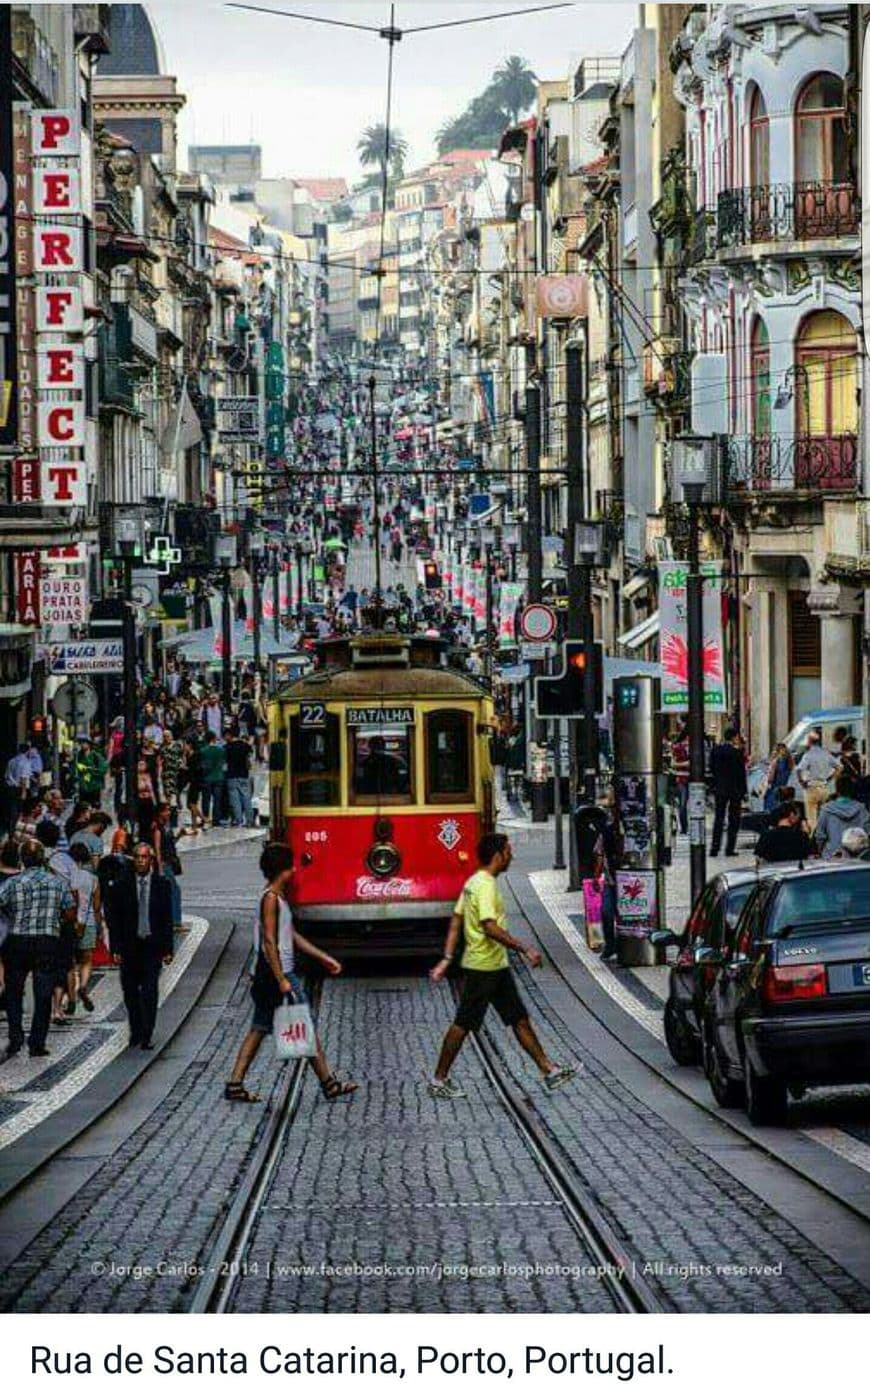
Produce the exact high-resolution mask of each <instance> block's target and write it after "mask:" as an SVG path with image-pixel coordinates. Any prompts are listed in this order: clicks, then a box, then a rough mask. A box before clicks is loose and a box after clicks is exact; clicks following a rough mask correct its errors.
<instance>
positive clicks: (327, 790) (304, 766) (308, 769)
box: [290, 712, 341, 807]
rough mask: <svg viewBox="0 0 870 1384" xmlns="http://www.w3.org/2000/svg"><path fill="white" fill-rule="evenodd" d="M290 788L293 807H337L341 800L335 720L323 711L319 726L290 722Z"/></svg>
mask: <svg viewBox="0 0 870 1384" xmlns="http://www.w3.org/2000/svg"><path fill="white" fill-rule="evenodd" d="M290 725H291V731H290V773H291V779H290V791H291V794H292V800H293V804H294V806H295V807H338V805H339V803H340V802H341V783H340V769H341V759H340V754H339V721H338V717H337V716H335V715H332V714H331V713H330V712H327V713H326V719H325V723H324V724H323V725H321V726H312V727H308V726H305V727H303V726H300V724H299V717H298V716H294V717H293V718H292V720H291V722H290Z"/></svg>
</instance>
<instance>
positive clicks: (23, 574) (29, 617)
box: [15, 552, 41, 625]
mask: <svg viewBox="0 0 870 1384" xmlns="http://www.w3.org/2000/svg"><path fill="white" fill-rule="evenodd" d="M39 570H40V569H39V553H37V552H26V553H16V554H15V602H16V609H17V613H18V623H19V625H39V624H40V623H41V614H40V600H39V598H40V581H39Z"/></svg>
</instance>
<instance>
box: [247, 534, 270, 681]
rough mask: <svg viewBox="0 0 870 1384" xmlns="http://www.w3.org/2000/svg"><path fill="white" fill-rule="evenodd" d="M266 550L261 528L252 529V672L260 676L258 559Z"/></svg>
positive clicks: (249, 546)
mask: <svg viewBox="0 0 870 1384" xmlns="http://www.w3.org/2000/svg"><path fill="white" fill-rule="evenodd" d="M265 551H266V535H265V534H264V533H263V530H262V529H252V530H251V532H250V534H249V535H248V554H249V556H250V559H251V593H252V597H253V602H254V610H253V616H254V674H255V676H256V677H258V678H259V677H261V675H262V666H261V662H262V660H261V657H260V653H261V647H260V645H261V638H262V624H263V602H262V598H261V592H260V561H261V559H262V556H263V553H264V552H265Z"/></svg>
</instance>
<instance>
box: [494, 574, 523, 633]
mask: <svg viewBox="0 0 870 1384" xmlns="http://www.w3.org/2000/svg"><path fill="white" fill-rule="evenodd" d="M522 596H523V586H522V583H521V582H518V581H503V582H502V584H501V590H500V591H499V598H498V642H499V644H500V645H501V646H502V648H505V647H507V646H508V645H510V644H515V643H516V642H517V637H516V618H517V607H518V606H519V603H520V601H521V600H522Z"/></svg>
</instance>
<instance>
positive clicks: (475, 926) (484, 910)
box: [429, 832, 577, 1100]
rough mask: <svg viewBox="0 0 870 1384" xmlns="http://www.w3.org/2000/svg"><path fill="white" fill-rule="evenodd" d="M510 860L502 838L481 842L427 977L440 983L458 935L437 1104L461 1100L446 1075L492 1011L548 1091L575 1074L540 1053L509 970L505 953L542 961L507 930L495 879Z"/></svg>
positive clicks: (434, 1086) (435, 1083) (434, 1087)
mask: <svg viewBox="0 0 870 1384" xmlns="http://www.w3.org/2000/svg"><path fill="white" fill-rule="evenodd" d="M512 854H513V853H512V851H511V843H510V841H509V839H508V837H507V836H505V835H504V834H503V833H501V832H491V833H490V834H489V835H487V836H482V837H481V838H480V841H479V842H478V846H477V858H478V861H479V862H480V869H479V870H478V871H477V872H476V873H475V874H473V875H472V876H471V878H470V879H469V880H468V881H467V882H466V885H465V888H464V889H463V890H462V894H461V895H460V897H459V899H458V901H457V903H456V907H455V909H454V910H453V917H452V918H451V919H450V929H449V931H448V933H447V943H446V946H445V948H444V956H443V957H442V959H441V960H440V961H439V962H438V965H437V966H435V967H433V969H432V971H431V977H432V979H433V980H443V979H444V977H445V976H446V974H447V972H448V970H449V968H450V963H451V962H452V960H453V957H454V955H455V952H456V948H457V947H458V945H459V938H460V935H461V936H462V938H463V941H464V949H463V953H462V961H461V963H460V964H461V967H462V971H463V986H462V995H461V998H460V1001H459V1007H458V1009H457V1010H456V1017H455V1019H454V1020H453V1023H452V1024H451V1025H450V1028H449V1029H448V1030H447V1032H446V1034H445V1035H444V1042H443V1043H442V1045H441V1054H440V1056H439V1058H438V1066H437V1067H436V1068H435V1075H434V1077H433V1078H432V1080H431V1081H430V1082H429V1091H430V1093H431V1094H432V1095H433V1096H435V1097H436V1098H438V1099H440V1100H456V1099H458V1098H459V1097H461V1096H464V1095H465V1092H464V1091H463V1090H462V1089H461V1088H460V1087H459V1086H457V1084H456V1082H455V1081H453V1080H452V1079H451V1077H450V1069H451V1067H452V1066H453V1063H454V1061H455V1059H456V1057H457V1055H458V1053H459V1049H460V1048H461V1047H462V1044H463V1043H464V1042H465V1039H466V1037H467V1036H468V1034H469V1033H476V1032H477V1030H478V1029H479V1028H480V1026H481V1024H482V1023H483V1020H484V1016H485V1015H486V1011H487V1009H488V1008H489V1006H490V1005H492V1006H493V1008H494V1009H495V1011H496V1013H497V1014H498V1016H499V1018H500V1019H501V1020H502V1022H503V1023H505V1024H507V1025H508V1026H509V1027H510V1028H512V1029H513V1031H514V1033H515V1034H516V1036H517V1040H518V1042H519V1043H520V1046H521V1047H522V1048H524V1049H525V1051H526V1052H527V1053H528V1054H529V1056H530V1057H531V1058H532V1060H533V1061H534V1063H535V1064H536V1066H537V1067H538V1070H539V1071H540V1072H541V1075H542V1076H543V1079H544V1085H545V1087H546V1088H547V1090H548V1091H555V1090H557V1088H558V1087H559V1086H562V1085H564V1083H565V1082H566V1081H570V1079H571V1077H572V1076H576V1074H577V1069H576V1068H575V1067H560V1066H558V1065H557V1064H556V1063H555V1062H552V1061H551V1060H550V1058H549V1057H548V1056H547V1054H546V1053H545V1052H544V1049H543V1048H542V1047H541V1044H540V1042H539V1040H538V1036H537V1034H536V1033H535V1031H534V1029H533V1028H532V1026H531V1024H530V1023H529V1016H528V1014H527V1013H526V1007H525V1005H524V1004H523V1001H522V999H521V997H520V994H519V991H518V990H517V985H516V981H515V980H514V977H513V973H512V971H511V969H510V962H509V960H508V952H509V951H516V952H521V953H522V955H523V956H524V957H525V958H526V960H527V961H528V963H529V965H530V966H540V965H541V962H542V960H543V958H542V956H541V953H540V952H539V951H538V950H537V948H536V947H530V946H528V945H527V944H526V943H525V942H520V941H518V940H517V938H516V937H512V936H511V934H510V933H509V932H508V931H507V929H506V927H505V921H506V917H505V906H504V899H503V898H502V896H501V890H500V889H499V887H498V876H499V875H500V874H503V873H504V871H505V870H506V869H507V868H508V866H509V865H510V863H511V859H512Z"/></svg>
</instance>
